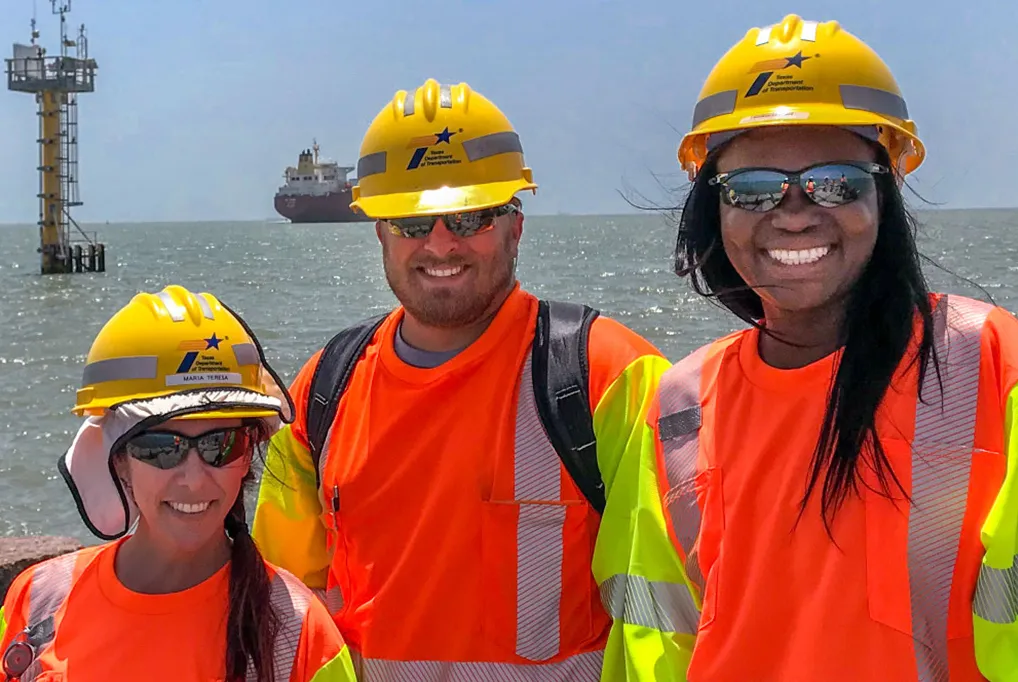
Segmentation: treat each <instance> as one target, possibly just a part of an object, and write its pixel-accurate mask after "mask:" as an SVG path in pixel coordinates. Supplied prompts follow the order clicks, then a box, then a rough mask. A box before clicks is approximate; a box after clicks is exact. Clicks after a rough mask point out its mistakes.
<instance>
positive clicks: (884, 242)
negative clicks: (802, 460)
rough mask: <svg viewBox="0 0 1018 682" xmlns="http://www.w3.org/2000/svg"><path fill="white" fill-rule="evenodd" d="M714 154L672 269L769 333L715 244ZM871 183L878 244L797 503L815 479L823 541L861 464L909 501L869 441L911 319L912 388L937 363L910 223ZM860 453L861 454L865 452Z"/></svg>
mask: <svg viewBox="0 0 1018 682" xmlns="http://www.w3.org/2000/svg"><path fill="white" fill-rule="evenodd" d="M873 146H874V148H875V149H876V151H877V163H880V164H881V165H884V166H887V167H890V163H889V158H888V154H887V151H886V150H885V149H884V148H883V147H882V146H879V145H873ZM722 149H724V147H723V146H722V147H719V148H718V149H715V150H713V151H712V152H711V153H710V154H709V155H708V156H707V158H706V160H705V162H704V164H703V167H702V169H701V170H700V172H699V173H698V175H697V177H696V179H695V181H694V182H693V186H692V188H691V189H690V191H689V194H688V195H687V197H686V200H685V205H684V206H683V208H682V214H681V216H680V218H679V231H678V239H677V241H676V245H675V273H676V274H677V275H679V276H680V277H685V276H686V275H691V277H690V280H691V283H692V286H693V289H694V290H695V291H696V292H697V293H698V294H700V295H701V296H705V297H708V298H711V299H714V300H716V301H717V302H719V303H720V304H721V305H723V306H724V307H725V308H727V309H728V310H730V311H731V312H733V313H735V314H736V315H737V316H739V317H740V318H741V319H742V320H744V321H745V322H747V323H748V324H751V325H753V326H755V327H757V328H759V329H761V331H762V333H770V332H769V331H768V330H767V329H766V321H763V322H761V321H762V320H763V318H764V311H763V304H762V303H761V300H760V296H759V295H757V293H756V292H755V291H754V290H753V289H752V288H750V287H749V285H747V283H746V282H745V281H744V280H743V279H742V277H741V276H740V275H739V274H738V272H736V270H735V267H734V266H733V265H732V262H731V261H730V260H729V259H728V255H727V254H726V253H725V250H724V247H723V246H722V242H721V216H720V211H719V200H720V195H719V189H718V188H717V187H712V186H711V185H709V184H708V182H707V181H708V180H709V179H710V178H711V177H712V176H714V175H716V174H717V163H718V155H719V154H720V152H721V150H722ZM875 179H876V185H877V192H878V197H879V204H880V214H879V215H880V217H879V225H878V230H877V241H876V244H875V246H874V248H873V255H872V256H871V258H870V261H869V263H867V264H866V267H865V268H864V269H863V272H862V274H861V275H860V277H859V280H858V281H857V282H856V283H855V285H854V286H853V288H852V290H851V292H850V294H849V296H848V301H847V304H846V305H847V308H846V310H845V315H844V317H843V319H842V323H841V329H840V330H839V334H840V339H839V341H840V342H841V344H842V345H843V352H842V356H841V360H840V363H839V364H838V369H837V373H836V375H835V376H834V379H833V381H832V383H831V386H830V391H829V393H828V399H827V408H826V411H825V413H824V420H823V426H822V428H821V431H820V437H819V439H818V441H817V444H816V448H815V450H814V452H813V460H812V463H811V465H810V469H809V474H808V476H807V479H808V480H807V485H806V492H805V494H804V495H803V497H802V500H801V502H800V506H799V513H800V516H801V514H802V513H803V511H805V509H806V505H807V503H808V501H809V498H810V497H811V495H812V494H813V492H814V490H815V489H816V487H817V485H818V483H819V482H820V477H821V475H823V477H824V479H823V488H822V495H821V510H822V516H823V521H824V526H825V527H826V528H827V532H828V535H831V524H832V522H833V519H834V515H835V514H836V512H837V510H838V508H839V507H840V506H841V504H842V503H843V502H844V501H845V499H846V497H847V496H848V494H849V493H850V492H855V493H858V491H859V483H860V475H859V467H860V466H867V467H870V468H871V469H872V470H873V471H874V473H875V474H876V476H877V480H878V482H879V485H880V492H881V493H882V494H883V495H885V496H886V497H888V498H890V497H891V496H892V485H893V487H895V488H897V490H898V492H900V493H901V495H902V496H903V497H905V498H906V499H907V498H908V495H907V494H906V492H905V490H904V488H903V487H902V484H901V481H900V480H899V479H898V476H897V475H896V473H895V472H894V469H893V467H892V466H891V464H890V461H889V460H888V458H887V455H886V454H885V453H884V450H883V448H882V447H881V445H880V440H879V439H878V438H877V433H876V413H877V409H878V407H879V406H880V403H881V402H882V401H883V399H884V395H885V394H886V392H887V389H888V387H889V386H890V385H891V380H892V378H893V376H894V374H895V372H896V371H897V369H898V367H899V365H901V363H902V361H903V360H904V359H905V355H906V353H907V352H908V349H909V346H910V342H911V338H912V332H913V324H914V322H915V316H916V314H918V315H919V316H920V318H921V320H922V338H921V339H920V341H919V344H918V346H917V352H916V353H915V355H914V357H913V358H911V359H910V362H919V363H920V365H919V367H920V369H919V372H920V374H919V382H920V386H921V385H922V380H923V377H924V374H925V370H926V367H927V361H928V360H929V359H930V358H931V357H933V363H934V366H936V357H935V354H934V349H933V310H932V307H931V304H930V293H929V287H928V285H927V283H926V278H925V277H924V275H923V272H922V268H921V266H920V256H919V252H918V249H917V247H916V221H915V218H914V217H913V216H912V215H911V214H910V213H909V211H908V209H907V207H906V206H905V201H904V198H903V197H902V195H901V192H900V190H899V187H898V184H897V182H896V181H895V176H894V174H893V173H883V174H880V175H877V176H875ZM783 341H785V342H786V343H788V342H789V341H788V340H784V339H783ZM938 375H939V372H938ZM867 451H868V453H869V456H866V455H864V453H865V452H867ZM832 537H833V536H832Z"/></svg>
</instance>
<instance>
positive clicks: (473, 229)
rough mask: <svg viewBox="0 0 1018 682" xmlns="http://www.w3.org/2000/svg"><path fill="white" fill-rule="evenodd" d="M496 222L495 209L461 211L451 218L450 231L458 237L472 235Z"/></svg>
mask: <svg viewBox="0 0 1018 682" xmlns="http://www.w3.org/2000/svg"><path fill="white" fill-rule="evenodd" d="M494 223H495V213H494V212H493V211H487V210H485V211H471V212H469V213H459V214H457V215H456V216H455V217H454V218H451V219H450V220H449V225H448V227H449V231H450V232H452V233H453V234H454V235H456V236H457V237H470V236H472V235H475V234H477V233H478V232H480V231H481V230H483V229H485V228H488V227H491V226H492V225H493V224H494Z"/></svg>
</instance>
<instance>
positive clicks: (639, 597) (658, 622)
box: [600, 573, 700, 634]
mask: <svg viewBox="0 0 1018 682" xmlns="http://www.w3.org/2000/svg"><path fill="white" fill-rule="evenodd" d="M600 591H601V603H602V604H604V607H605V610H606V611H608V613H610V614H611V616H612V618H615V619H616V620H621V621H622V622H624V623H627V624H629V625H642V626H643V627H647V628H654V629H655V630H660V631H661V632H683V633H686V634H696V626H697V623H699V621H700V612H699V611H698V610H697V608H696V604H695V603H694V602H693V598H692V597H691V596H690V594H689V589H688V588H687V587H686V586H685V585H679V584H676V583H666V582H658V581H652V580H647V579H646V578H644V577H641V576H638V575H625V574H622V573H619V574H616V575H613V576H612V577H610V578H608V580H605V581H604V582H603V583H601V587H600Z"/></svg>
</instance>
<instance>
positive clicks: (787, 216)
mask: <svg viewBox="0 0 1018 682" xmlns="http://www.w3.org/2000/svg"><path fill="white" fill-rule="evenodd" d="M925 154H926V150H925V148H924V147H923V145H922V143H921V142H920V140H919V138H918V135H917V132H916V127H915V125H914V123H913V122H912V121H911V120H910V119H909V114H908V111H907V109H906V106H905V101H904V99H903V97H902V96H901V92H900V90H899V88H898V85H897V84H896V82H895V80H894V78H893V76H892V75H891V72H890V70H889V69H888V68H887V66H886V65H885V64H884V63H883V62H882V61H881V60H880V58H879V57H878V56H877V55H876V54H875V53H874V52H873V50H871V49H870V48H869V47H868V46H866V45H865V44H864V43H863V42H862V41H860V40H859V39H858V38H856V37H855V36H853V35H851V34H850V33H848V32H847V31H845V30H844V29H842V28H841V27H840V26H839V25H838V24H837V23H836V22H825V23H818V22H813V21H803V20H802V19H800V18H799V17H797V16H794V15H792V16H788V17H786V18H785V19H784V20H783V21H782V22H781V23H779V24H775V25H773V26H770V27H764V28H760V29H752V30H750V31H748V32H747V33H746V34H745V37H744V38H743V39H742V40H741V41H740V42H739V43H738V44H736V45H735V46H734V47H732V48H731V49H730V50H729V51H728V53H727V54H725V56H724V57H723V58H722V59H721V60H720V61H719V62H718V64H717V65H716V66H715V67H714V69H713V71H712V72H711V74H710V76H709V77H708V78H707V81H706V83H705V85H704V88H703V90H702V92H701V95H700V98H699V101H698V102H697V105H696V107H695V110H694V114H693V126H692V130H691V131H690V133H689V134H687V135H686V136H685V138H684V139H683V141H682V143H681V145H680V148H679V160H680V163H681V164H682V167H683V168H684V169H685V170H686V171H688V172H689V174H690V176H691V178H692V179H693V184H692V187H691V189H690V192H689V194H688V196H687V198H686V201H685V205H684V206H683V210H682V215H681V219H680V225H679V231H678V239H677V244H676V247H677V248H676V260H675V271H676V273H677V274H679V275H680V276H683V277H687V276H688V277H689V278H690V279H691V281H692V284H693V287H694V289H695V290H696V291H697V292H698V293H699V294H701V295H703V296H705V297H708V298H710V299H712V300H715V301H717V302H718V303H719V304H720V305H722V306H724V307H725V308H727V309H728V310H729V311H731V312H732V313H734V314H735V315H737V316H738V317H739V318H741V319H742V320H744V321H745V322H746V323H747V329H745V330H743V331H739V332H736V333H734V334H731V335H729V336H726V337H725V338H722V339H719V340H717V341H714V342H712V343H710V344H708V345H706V346H704V347H702V348H700V349H699V350H697V351H695V352H694V353H692V354H691V355H690V356H688V357H686V358H685V359H683V360H681V361H680V362H678V363H677V364H676V365H675V366H674V367H673V368H672V369H670V370H669V371H668V372H667V373H666V374H665V375H664V377H663V378H662V380H661V385H660V389H659V392H658V399H657V403H656V405H655V406H654V408H653V410H652V412H651V414H650V419H651V421H652V422H653V423H654V426H655V429H656V437H657V446H658V460H657V463H656V465H657V475H658V481H659V484H660V493H661V500H662V506H663V508H664V511H665V518H666V526H667V527H668V533H669V536H670V537H671V538H672V544H673V546H674V547H675V549H676V550H677V553H678V554H679V558H680V560H681V562H682V571H681V579H682V581H684V582H685V588H684V589H681V590H678V591H676V593H675V594H674V595H673V599H674V600H675V603H676V604H678V605H679V606H678V607H676V608H675V614H676V615H675V618H674V622H675V623H676V630H677V633H679V634H680V635H683V634H684V635H685V636H684V637H682V636H680V637H677V638H676V641H677V642H679V645H678V646H679V649H682V650H684V652H685V653H684V654H683V655H685V656H687V657H689V658H687V659H686V660H689V663H688V668H686V669H685V670H684V672H685V674H686V676H687V679H689V680H691V681H692V682H721V681H728V680H782V681H784V680H824V682H837V681H842V680H844V681H846V682H848V681H852V682H857V681H859V680H894V681H895V682H908V681H911V682H920V681H922V682H948V681H950V682H955V681H956V680H966V681H969V680H984V679H988V680H992V681H1003V680H1011V681H1014V680H1018V623H1016V620H1018V560H1016V558H1015V557H1016V533H1018V429H1015V428H1014V426H1015V420H1016V419H1018V390H1016V389H1015V386H1016V384H1018V321H1016V320H1015V318H1014V317H1013V316H1012V315H1011V314H1010V313H1008V312H1007V311H1005V310H1003V309H1001V308H999V307H995V306H992V305H989V304H986V303H982V302H979V301H975V300H972V299H969V298H965V297H961V296H957V295H954V294H941V293H932V292H930V291H929V289H928V286H927V284H926V281H925V279H924V277H923V273H922V270H921V268H920V261H919V256H918V254H917V250H916V243H915V229H914V223H913V220H912V219H911V218H910V216H909V213H908V212H907V210H906V207H905V203H904V201H903V199H902V195H901V191H900V188H901V186H902V183H903V181H904V178H905V176H906V175H907V174H908V173H911V172H912V171H914V170H915V169H916V168H917V167H918V166H919V165H920V164H921V163H922V161H923V158H924V157H925Z"/></svg>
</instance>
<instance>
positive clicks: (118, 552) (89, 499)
mask: <svg viewBox="0 0 1018 682" xmlns="http://www.w3.org/2000/svg"><path fill="white" fill-rule="evenodd" d="M73 411H74V412H75V413H76V414H78V415H82V416H86V417H87V418H86V420H85V422H84V423H83V424H82V426H81V428H80V429H79V431H78V433H77V435H76V437H75V438H74V441H73V443H72V445H71V447H70V449H69V450H68V451H67V453H66V454H64V455H63V456H62V457H61V458H60V460H59V462H58V469H59V471H60V473H61V475H62V476H63V478H64V480H65V481H66V483H67V485H68V486H69V488H70V491H71V494H72V495H73V498H74V500H75V503H76V504H77V507H78V511H79V512H80V514H81V517H82V519H83V520H84V522H85V524H86V526H88V528H89V529H90V530H91V531H92V532H93V533H94V534H95V535H96V536H98V537H99V538H101V539H103V540H105V541H107V542H106V543H105V544H101V545H98V546H94V547H88V548H86V549H83V550H81V551H78V552H75V553H72V554H68V555H65V556H61V557H57V558H55V559H51V560H49V561H45V562H43V563H41V564H38V565H36V566H33V567H31V568H29V569H27V570H26V571H24V572H23V573H22V574H21V575H20V576H19V577H18V578H17V579H16V580H15V581H14V583H13V584H12V586H11V588H10V590H9V592H8V594H7V597H6V600H5V602H4V606H3V608H2V609H0V656H2V660H0V663H2V668H0V673H2V674H0V679H2V680H4V682H7V681H9V680H19V681H20V682H30V681H36V680H37V681H39V682H42V681H44V680H45V681H47V682H56V681H59V680H73V682H90V681H92V680H95V681H98V680H107V679H145V680H149V681H151V682H159V681H162V680H165V681H167V682H169V681H170V680H172V681H173V682H208V681H210V680H221V681H224V682H241V681H243V682H305V681H309V680H312V679H313V680H315V682H354V681H355V680H356V677H355V675H354V672H353V664H352V661H351V659H350V653H349V651H348V649H347V647H346V646H345V644H344V642H343V639H342V637H341V636H340V634H339V631H338V629H337V628H336V626H335V624H334V623H333V621H332V618H331V617H330V615H329V613H328V611H327V610H326V608H325V606H324V605H323V604H322V603H321V602H320V601H319V600H318V599H317V598H315V597H314V596H313V595H312V593H311V592H310V591H309V590H308V589H307V588H306V587H304V585H302V584H301V583H300V582H299V581H298V580H296V579H295V578H294V577H293V576H291V575H290V574H289V573H287V572H285V571H283V570H281V569H278V568H275V567H274V566H272V565H271V564H269V563H268V562H266V561H265V560H264V559H263V558H262V556H261V554H260V553H259V552H258V549H257V548H256V547H255V544H254V542H253V541H252V539H251V536H250V533H249V531H248V524H247V514H246V512H245V508H244V496H245V487H246V484H248V483H251V482H253V480H254V476H253V473H252V469H251V465H252V463H253V461H254V459H255V457H257V456H258V455H259V453H260V450H261V448H262V447H263V446H264V444H265V443H266V442H267V440H268V438H269V436H271V435H272V434H273V433H274V432H275V431H276V430H278V428H279V427H280V426H281V424H282V423H283V422H287V423H289V422H290V421H291V420H292V412H293V404H292V402H291V401H290V398H289V395H288V394H287V393H286V391H285V389H284V388H282V383H281V382H280V381H279V379H278V377H277V376H276V374H275V372H273V371H272V369H271V368H270V367H269V366H268V364H267V363H266V362H265V358H264V355H263V354H262V350H261V346H260V345H259V344H258V341H257V340H256V339H255V337H254V335H253V333H252V332H251V330H250V329H249V328H248V327H247V325H246V324H245V323H244V322H243V320H241V319H240V317H239V316H237V315H236V314H234V313H233V312H232V311H231V310H229V308H227V307H226V306H225V305H223V304H222V303H220V302H219V301H218V300H217V299H216V298H215V297H213V296H211V295H210V294H205V293H202V294H193V293H191V292H189V291H187V290H186V289H184V288H182V287H178V286H170V287H167V288H166V289H164V290H163V291H161V292H159V293H157V294H149V293H141V294H138V295H137V296H135V297H134V299H133V300H132V301H131V302H130V303H129V304H128V305H127V306H125V307H124V308H123V309H121V310H120V311H119V312H118V313H117V314H116V315H115V316H114V317H113V318H112V319H111V320H110V321H109V322H107V323H106V325H105V326H104V327H103V329H102V330H101V331H100V333H99V335H98V337H97V338H96V339H95V341H94V342H93V344H92V348H91V350H90V352H89V354H88V359H87V361H86V365H85V368H84V372H83V380H82V385H81V388H80V389H79V390H78V392H77V401H76V404H75V406H74V409H73ZM269 475H271V474H269Z"/></svg>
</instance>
